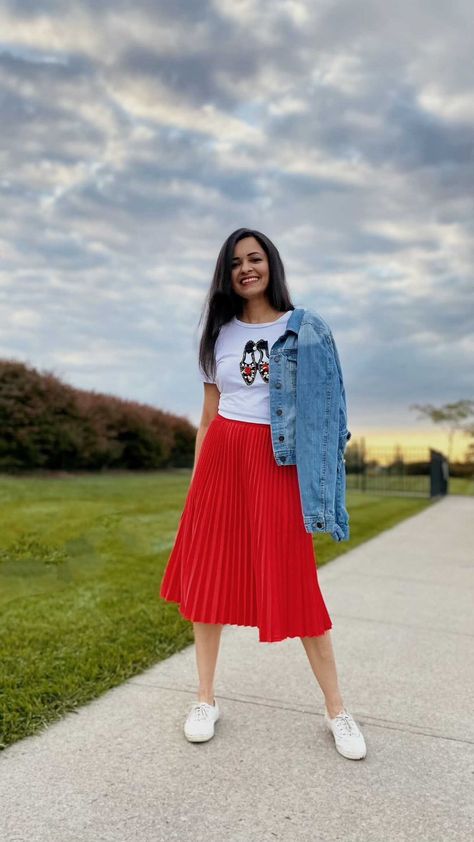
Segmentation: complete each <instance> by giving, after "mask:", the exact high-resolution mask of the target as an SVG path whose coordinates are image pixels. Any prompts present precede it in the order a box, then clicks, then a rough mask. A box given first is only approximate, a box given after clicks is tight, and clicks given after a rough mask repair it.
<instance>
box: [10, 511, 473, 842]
mask: <svg viewBox="0 0 474 842" xmlns="http://www.w3.org/2000/svg"><path fill="white" fill-rule="evenodd" d="M473 525H474V500H473V499H472V498H471V499H469V498H464V497H454V496H453V497H448V498H447V499H445V500H443V501H440V502H437V503H435V504H434V505H433V506H431V507H430V508H429V509H428V510H425V511H424V512H422V513H420V514H418V515H416V516H414V517H412V518H410V519H409V520H406V521H404V522H403V523H402V524H400V525H399V526H396V527H394V528H393V529H390V530H388V531H386V532H384V533H383V534H381V535H379V536H378V537H376V538H374V539H372V540H371V541H369V542H367V543H366V544H364V545H363V546H360V547H358V548H356V549H354V550H351V551H350V552H349V553H347V554H346V555H345V556H343V557H341V558H339V559H336V560H335V561H333V562H331V563H330V564H329V565H327V566H326V567H324V568H322V569H321V571H320V581H321V587H322V589H323V593H324V595H325V599H326V601H327V604H328V609H329V611H330V614H331V616H332V619H333V623H334V628H333V641H334V647H335V651H336V658H337V663H338V671H339V677H340V683H341V688H342V691H343V696H344V701H345V704H346V707H347V708H348V709H349V710H350V711H351V712H352V713H353V714H354V715H355V716H356V717H357V718H358V720H359V722H360V724H361V726H362V727H363V729H364V734H365V737H366V741H367V748H368V754H367V757H366V759H365V760H362V761H352V760H346V759H345V758H343V757H341V756H340V755H339V754H338V753H337V752H336V750H335V748H334V743H333V738H332V736H331V735H330V734H329V732H327V731H326V730H325V729H324V727H323V722H322V713H323V703H322V696H321V693H320V691H319V688H318V687H317V685H316V683H315V679H314V677H313V674H312V672H311V670H310V667H309V663H308V661H307V659H306V655H305V653H304V650H303V647H302V645H301V642H300V641H299V639H298V638H295V639H289V640H286V641H282V642H280V643H271V644H263V643H259V642H258V638H257V630H256V629H250V628H237V627H231V626H226V627H225V628H224V630H223V635H222V641H221V651H220V656H219V664H218V672H217V680H216V695H217V697H218V699H219V702H220V707H221V711H222V716H221V719H220V721H219V722H218V723H217V726H216V736H215V737H214V739H213V740H210V741H209V742H207V743H202V744H191V743H188V742H187V741H186V740H185V738H184V735H183V733H182V723H183V716H184V713H185V711H186V710H187V705H188V703H189V702H190V701H191V700H192V699H193V698H195V686H196V678H195V676H196V672H195V650H194V647H193V646H190V647H188V649H186V650H185V651H182V652H180V653H178V654H176V655H174V656H172V657H171V658H169V659H168V660H167V661H164V662H162V663H159V664H157V665H156V666H154V667H153V668H151V669H149V670H147V671H146V672H144V673H142V674H141V675H140V676H137V677H135V678H134V679H132V680H130V681H128V682H127V683H125V684H123V685H121V686H120V687H117V688H115V689H114V690H111V691H110V692H108V693H106V694H105V695H103V696H102V697H101V698H100V699H98V700H96V701H95V702H92V703H91V704H89V705H86V706H84V707H83V708H81V709H80V710H79V711H78V712H76V713H70V714H68V715H67V716H65V717H64V719H62V720H61V721H60V722H58V723H56V724H54V725H52V726H50V727H49V728H48V729H47V730H46V731H45V732H43V734H41V735H39V736H37V737H31V738H28V739H25V740H23V741H21V742H19V743H17V744H16V745H13V746H11V747H10V748H9V749H7V750H6V751H4V752H3V753H2V755H0V804H1V809H0V838H2V840H3V839H5V841H6V842H20V840H21V842H99V841H100V840H107V842H109V841H110V842H135V840H136V841H137V842H161V840H163V842H165V841H166V842H169V840H179V842H226V841H227V840H229V842H267V840H268V842H270V841H271V840H282V841H283V842H306V840H307V841H308V842H319V840H321V842H336V840H344V842H356V840H357V842H358V840H360V842H372V840H374V842H382V840H384V842H385V840H386V842H398V840H413V842H451V840H459V842H461V841H462V842H466V840H467V839H470V838H472V827H473V825H472V822H473V821H474V716H473V713H472V699H473V698H474V686H473V684H474V670H473V651H474V612H473V610H472V609H473V586H474V577H473V572H474V556H473V546H474V541H473ZM2 825H3V826H2ZM2 831H3V836H2Z"/></svg>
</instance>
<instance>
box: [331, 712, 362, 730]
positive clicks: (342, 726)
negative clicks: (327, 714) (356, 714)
mask: <svg viewBox="0 0 474 842" xmlns="http://www.w3.org/2000/svg"><path fill="white" fill-rule="evenodd" d="M335 724H336V728H337V730H338V732H339V733H340V734H341V736H344V734H348V735H349V736H352V735H354V736H355V735H357V734H358V733H359V729H358V727H357V725H356V723H355V722H354V720H353V718H352V716H351V715H350V713H338V715H337V716H336V717H335Z"/></svg>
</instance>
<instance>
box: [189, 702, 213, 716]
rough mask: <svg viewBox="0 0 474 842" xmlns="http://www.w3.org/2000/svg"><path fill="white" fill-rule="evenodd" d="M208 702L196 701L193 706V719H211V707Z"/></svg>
mask: <svg viewBox="0 0 474 842" xmlns="http://www.w3.org/2000/svg"><path fill="white" fill-rule="evenodd" d="M206 705H207V703H206V702H194V703H193V705H192V707H191V712H192V714H193V719H198V720H199V719H209V707H208V706H206Z"/></svg>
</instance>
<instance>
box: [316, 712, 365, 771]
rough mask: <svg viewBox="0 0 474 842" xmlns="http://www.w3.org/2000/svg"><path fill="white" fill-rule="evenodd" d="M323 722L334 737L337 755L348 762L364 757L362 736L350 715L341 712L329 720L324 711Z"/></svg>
mask: <svg viewBox="0 0 474 842" xmlns="http://www.w3.org/2000/svg"><path fill="white" fill-rule="evenodd" d="M324 721H325V723H326V725H327V727H328V728H329V730H330V731H331V732H332V734H333V736H334V740H335V742H336V748H337V750H338V752H339V754H342V756H343V757H348V758H349V760H361V759H362V758H363V757H365V756H366V754H367V747H366V745H365V740H364V735H363V734H362V731H361V730H360V728H359V727H358V725H357V723H356V721H355V720H354V718H353V716H352V715H351V714H350V713H347V711H346V710H343V711H342V712H341V713H338V714H337V716H335V717H334V719H330V718H329V716H328V712H327V710H325V711H324Z"/></svg>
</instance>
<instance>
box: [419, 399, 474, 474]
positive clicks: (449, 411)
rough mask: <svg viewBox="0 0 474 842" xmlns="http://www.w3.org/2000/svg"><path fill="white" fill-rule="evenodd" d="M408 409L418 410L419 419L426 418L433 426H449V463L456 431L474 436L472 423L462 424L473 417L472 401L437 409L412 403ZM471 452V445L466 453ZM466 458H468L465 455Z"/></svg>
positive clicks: (462, 401) (459, 402)
mask: <svg viewBox="0 0 474 842" xmlns="http://www.w3.org/2000/svg"><path fill="white" fill-rule="evenodd" d="M410 409H418V410H419V411H420V412H421V416H420V417H423V416H425V417H428V418H430V419H431V421H433V423H434V424H447V425H448V426H449V433H448V460H449V461H451V452H452V445H453V438H454V434H455V432H456V430H460V431H462V432H463V433H464V435H468V436H474V424H473V423H472V421H471V422H470V423H468V424H463V422H464V421H465V420H466V419H467V418H470V417H471V416H474V401H471V400H460V401H457V402H456V403H446V404H444V405H443V406H441V407H439V408H437V407H435V406H433V405H432V404H430V403H428V404H424V405H420V404H418V403H413V404H411V406H410ZM469 451H472V444H471V445H469V447H468V453H469ZM466 458H469V457H468V456H467V454H466Z"/></svg>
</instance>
